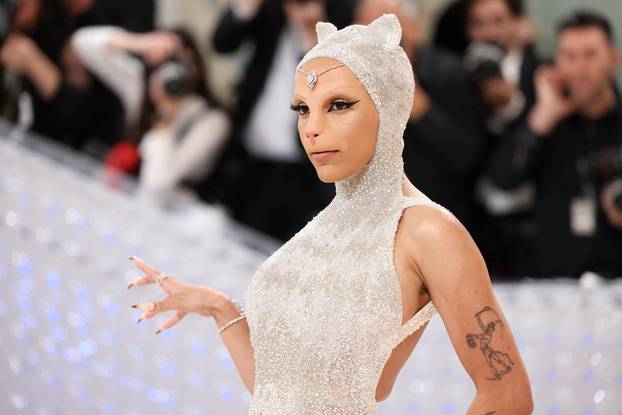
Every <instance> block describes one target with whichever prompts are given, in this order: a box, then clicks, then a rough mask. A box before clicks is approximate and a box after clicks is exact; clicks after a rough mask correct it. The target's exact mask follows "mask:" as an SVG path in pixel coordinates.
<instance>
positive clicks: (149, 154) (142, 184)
mask: <svg viewBox="0 0 622 415" xmlns="http://www.w3.org/2000/svg"><path fill="white" fill-rule="evenodd" d="M225 3H226V4H225V5H224V8H216V7H215V6H208V5H207V3H206V5H205V7H214V11H213V12H214V13H219V15H218V19H217V24H216V25H215V27H214V28H213V30H212V31H211V32H210V34H209V39H208V41H209V42H208V43H209V44H210V46H211V48H210V50H211V51H212V53H216V54H219V55H222V56H230V55H232V54H234V53H237V52H238V51H239V50H240V49H242V48H247V49H248V50H249V51H250V52H249V57H248V59H246V60H245V61H244V62H241V63H240V65H243V67H242V68H241V76H240V79H239V81H238V82H237V84H236V87H235V89H234V90H233V95H234V96H233V99H232V100H231V101H230V102H231V104H228V105H224V104H223V103H222V102H220V101H221V99H220V98H219V97H217V96H216V94H215V93H214V91H213V88H214V87H215V86H218V83H219V82H220V80H221V77H219V74H218V73H217V72H215V71H210V70H208V67H209V65H207V63H208V62H207V59H209V56H212V55H210V54H208V53H206V51H205V50H202V48H201V47H199V46H198V45H199V44H200V43H201V42H197V40H204V39H196V38H195V36H194V35H193V32H192V31H191V30H189V29H188V27H184V26H180V27H167V28H156V27H155V24H154V16H155V12H156V5H155V4H154V1H153V0H132V1H129V2H128V1H121V0H0V114H1V116H2V117H3V118H5V119H8V120H10V121H11V122H13V123H15V124H16V125H17V126H18V127H19V128H24V129H28V130H30V131H33V132H35V133H38V134H41V135H44V136H46V137H49V138H51V139H53V140H56V141H58V142H61V143H63V144H64V145H67V146H70V147H72V148H74V149H78V150H80V151H83V152H85V153H88V154H90V155H92V156H95V157H98V158H100V159H101V160H102V161H103V162H104V164H105V166H106V171H107V176H106V177H107V178H106V180H108V181H109V183H110V184H111V185H114V183H115V178H116V177H119V176H120V175H121V174H130V175H135V176H136V177H137V178H138V183H139V191H140V193H141V194H142V195H146V196H147V197H150V198H153V199H154V200H155V201H157V202H160V201H168V200H171V199H172V198H176V197H180V195H181V196H184V197H191V198H196V199H200V200H202V201H204V202H205V203H217V204H220V205H223V206H225V207H226V208H227V210H228V211H229V212H230V213H231V215H232V216H233V217H234V218H235V219H236V220H238V221H240V222H242V223H245V224H247V225H249V226H251V227H253V228H255V229H257V230H259V231H262V232H265V233H267V234H270V235H272V236H274V237H275V238H278V239H280V240H283V241H285V240H287V239H289V238H290V237H291V236H293V235H294V233H296V232H297V231H298V230H299V229H301V228H302V227H303V226H304V225H305V224H306V223H307V222H308V221H309V220H310V219H311V218H313V216H315V215H316V214H317V213H318V212H319V211H320V210H321V209H322V208H323V207H324V206H326V205H327V204H328V203H329V202H330V200H331V199H332V197H333V196H334V192H335V189H334V185H332V184H325V183H322V182H321V181H320V180H319V179H318V178H317V176H316V174H315V171H314V169H313V166H312V165H311V163H310V162H309V161H308V160H307V155H306V154H305V152H304V150H303V148H302V145H301V144H300V141H299V138H298V132H297V126H296V124H297V118H298V115H297V113H296V112H294V111H291V109H290V105H289V104H290V100H291V96H292V92H293V75H294V72H295V68H296V65H297V64H298V62H299V60H300V59H301V58H302V56H304V54H305V53H306V52H307V51H308V50H309V49H310V48H311V47H313V45H314V44H315V43H316V41H317V39H316V36H315V24H316V23H317V22H318V21H331V22H332V23H334V24H335V25H336V26H337V27H339V28H341V27H344V26H346V25H349V24H352V23H360V24H368V23H370V22H371V21H372V20H374V19H375V18H377V17H379V16H380V15H382V14H383V13H395V14H396V15H397V16H398V18H399V19H400V21H401V24H402V28H403V36H402V46H403V48H404V50H405V51H406V54H407V55H408V57H409V59H410V60H411V61H412V64H413V68H414V72H415V77H416V85H417V88H416V93H415V103H414V106H413V109H412V114H411V118H410V122H409V124H408V126H407V129H406V132H405V135H404V143H405V144H404V145H405V148H404V167H405V171H406V174H407V175H408V177H409V178H410V179H411V181H412V182H413V183H414V184H415V186H417V187H418V188H419V189H420V190H422V191H423V192H424V193H426V194H427V195H428V196H429V197H430V198H432V199H433V200H435V201H437V202H438V203H440V204H442V205H444V206H445V207H447V208H448V209H449V210H450V211H452V212H453V213H454V215H456V217H457V218H458V219H459V220H460V221H461V222H462V223H463V224H464V225H465V227H466V228H467V229H468V230H469V231H470V233H471V235H472V236H473V238H474V240H475V241H476V242H477V244H478V246H479V247H480V250H481V251H482V253H483V255H484V257H485V259H486V261H487V264H488V266H489V270H490V272H491V274H492V275H493V276H495V277H497V278H511V277H520V276H526V275H528V276H534V277H539V276H543V277H544V276H571V277H579V276H580V275H582V274H583V273H585V272H587V271H591V272H596V273H598V274H600V275H602V276H605V277H615V276H622V101H621V96H620V92H619V89H618V86H617V85H616V82H615V75H616V73H617V71H618V69H619V65H620V52H619V50H618V48H617V47H616V44H615V40H614V39H615V36H614V29H613V27H612V24H611V22H609V20H608V18H607V16H605V15H602V14H599V13H597V12H594V11H590V10H587V9H586V10H577V11H575V12H573V13H571V14H570V15H568V16H566V17H565V18H564V19H563V20H561V21H560V22H558V26H557V43H556V49H555V51H554V54H553V56H551V57H541V56H539V55H538V53H537V51H536V48H535V43H536V41H537V37H538V30H537V28H536V27H535V25H534V24H533V22H532V20H531V19H530V17H529V15H528V14H527V11H526V8H525V5H524V4H523V3H522V2H521V0H456V1H453V2H451V3H450V4H449V6H448V7H447V9H446V10H444V11H443V13H442V14H441V16H440V18H439V19H438V20H437V21H436V25H435V29H434V30H433V32H434V33H433V35H432V36H426V35H425V31H424V21H425V19H426V15H425V12H426V10H424V8H423V7H422V5H421V3H420V2H418V1H417V0H229V1H227V2H225ZM379 64H382V63H381V62H379Z"/></svg>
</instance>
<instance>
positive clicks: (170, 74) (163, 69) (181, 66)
mask: <svg viewBox="0 0 622 415" xmlns="http://www.w3.org/2000/svg"><path fill="white" fill-rule="evenodd" d="M153 75H155V76H157V77H158V78H159V79H161V80H162V84H163V86H164V91H165V92H166V93H167V94H168V95H170V96H172V97H182V96H184V95H187V94H189V93H190V92H192V86H193V85H192V84H193V79H194V74H193V70H192V66H191V65H190V64H189V63H188V62H186V61H184V60H180V59H169V60H167V61H165V62H163V63H162V64H160V65H159V66H158V67H157V68H156V69H155V70H154V72H153Z"/></svg>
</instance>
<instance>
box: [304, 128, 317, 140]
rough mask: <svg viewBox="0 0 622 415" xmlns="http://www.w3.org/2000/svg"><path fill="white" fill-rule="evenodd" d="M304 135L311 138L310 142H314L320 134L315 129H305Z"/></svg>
mask: <svg viewBox="0 0 622 415" xmlns="http://www.w3.org/2000/svg"><path fill="white" fill-rule="evenodd" d="M305 136H306V137H307V139H309V140H311V142H314V141H315V140H316V139H317V138H318V137H319V136H320V133H319V131H317V130H313V131H309V130H307V131H305Z"/></svg>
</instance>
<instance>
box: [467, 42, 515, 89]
mask: <svg viewBox="0 0 622 415" xmlns="http://www.w3.org/2000/svg"><path fill="white" fill-rule="evenodd" d="M504 57H505V51H504V50H503V48H501V47H499V46H497V45H495V44H494V43H484V42H473V43H471V44H470V45H469V47H468V48H467V50H466V54H465V58H464V63H465V68H466V70H467V72H468V74H469V76H470V78H471V80H472V81H473V82H474V83H475V84H476V85H481V84H483V83H485V82H486V81H490V80H492V79H499V78H503V75H502V73H501V62H502V61H503V58H504Z"/></svg>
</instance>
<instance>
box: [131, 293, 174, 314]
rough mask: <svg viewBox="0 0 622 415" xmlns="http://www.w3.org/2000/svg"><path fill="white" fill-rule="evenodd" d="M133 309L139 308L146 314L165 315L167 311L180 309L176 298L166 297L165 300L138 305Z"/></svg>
mask: <svg viewBox="0 0 622 415" xmlns="http://www.w3.org/2000/svg"><path fill="white" fill-rule="evenodd" d="M132 308H138V309H140V310H142V311H144V312H154V313H156V314H157V313H165V312H167V311H171V310H176V309H178V308H179V305H178V304H177V300H176V299H175V298H174V297H170V296H169V297H166V298H164V299H163V300H159V301H155V302H150V303H137V304H134V305H133V306H132Z"/></svg>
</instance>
